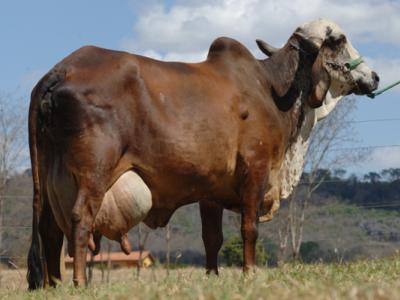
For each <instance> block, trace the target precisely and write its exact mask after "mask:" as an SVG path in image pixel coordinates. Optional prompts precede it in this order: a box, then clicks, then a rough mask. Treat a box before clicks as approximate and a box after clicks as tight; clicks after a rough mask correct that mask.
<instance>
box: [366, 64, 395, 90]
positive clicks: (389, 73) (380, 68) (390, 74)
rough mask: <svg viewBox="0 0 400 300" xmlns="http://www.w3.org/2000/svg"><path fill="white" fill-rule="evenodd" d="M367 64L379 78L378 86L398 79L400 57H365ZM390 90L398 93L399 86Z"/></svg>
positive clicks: (383, 85)
mask: <svg viewBox="0 0 400 300" xmlns="http://www.w3.org/2000/svg"><path fill="white" fill-rule="evenodd" d="M366 61H367V63H368V65H369V66H370V67H371V68H372V69H373V70H375V71H376V72H377V73H378V74H379V76H380V78H381V82H380V88H382V87H385V86H387V85H388V84H391V83H393V82H395V81H398V80H400V58H396V59H393V58H391V59H390V58H385V57H378V58H366ZM391 92H397V93H400V86H398V87H396V88H395V89H393V90H391Z"/></svg>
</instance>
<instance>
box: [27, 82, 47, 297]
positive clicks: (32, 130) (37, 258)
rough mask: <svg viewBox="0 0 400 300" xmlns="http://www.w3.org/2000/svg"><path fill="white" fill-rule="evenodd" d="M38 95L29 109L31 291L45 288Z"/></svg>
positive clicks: (34, 95) (28, 276)
mask: <svg viewBox="0 0 400 300" xmlns="http://www.w3.org/2000/svg"><path fill="white" fill-rule="evenodd" d="M38 98H40V97H38V93H37V91H36V89H34V90H33V92H32V96H31V103H30V107H29V124H28V125H29V150H30V155H31V166H32V178H33V205H32V207H33V217H32V241H31V247H30V249H29V254H28V273H27V275H26V276H27V280H28V284H29V289H30V290H34V289H37V288H41V287H42V286H43V263H42V259H41V256H42V254H41V252H42V251H41V248H42V247H41V241H40V236H39V219H40V213H41V206H42V203H41V202H42V199H41V191H40V178H39V157H38V145H37V134H38V132H37V130H38V128H37V122H38V114H39V109H40V108H39V102H40V99H38Z"/></svg>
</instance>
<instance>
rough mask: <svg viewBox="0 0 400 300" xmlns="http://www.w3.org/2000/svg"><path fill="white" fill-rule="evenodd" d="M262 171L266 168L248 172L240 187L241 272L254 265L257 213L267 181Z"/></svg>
mask: <svg viewBox="0 0 400 300" xmlns="http://www.w3.org/2000/svg"><path fill="white" fill-rule="evenodd" d="M264 170H266V168H261V169H259V170H249V172H248V175H247V176H246V180H245V182H244V184H243V186H242V191H241V201H242V222H241V233H242V240H243V272H248V271H249V270H250V269H251V268H252V267H253V266H254V265H255V257H256V242H257V238H258V222H259V211H260V206H261V203H262V201H263V196H264V190H265V182H266V179H267V176H266V172H263V171H264Z"/></svg>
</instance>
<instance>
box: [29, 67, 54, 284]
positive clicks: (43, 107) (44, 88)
mask: <svg viewBox="0 0 400 300" xmlns="http://www.w3.org/2000/svg"><path fill="white" fill-rule="evenodd" d="M59 81H60V76H59V74H57V73H54V72H50V73H48V74H47V75H46V76H45V77H44V78H43V79H42V80H41V81H40V82H39V83H38V85H37V86H36V87H35V89H34V90H33V91H32V95H31V103H30V107H29V124H28V126H29V150H30V156H31V166H32V178H33V205H32V207H33V217H32V241H31V247H30V249H29V253H28V263H27V265H28V272H27V275H26V277H27V280H28V284H29V290H34V289H38V288H41V287H43V283H44V265H43V262H42V245H41V238H40V233H39V221H40V215H41V211H42V191H41V186H42V183H41V182H40V173H41V172H40V164H39V155H40V153H39V151H38V136H39V132H38V130H41V129H40V128H38V123H39V122H40V119H41V118H43V117H44V116H43V114H46V113H49V111H48V108H49V102H51V92H52V89H53V88H54V86H55V85H56V84H57V83H58V82H59ZM40 123H41V122H40Z"/></svg>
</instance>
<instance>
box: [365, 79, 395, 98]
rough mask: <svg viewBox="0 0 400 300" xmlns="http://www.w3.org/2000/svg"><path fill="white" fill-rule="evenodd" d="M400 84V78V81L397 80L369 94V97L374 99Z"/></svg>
mask: <svg viewBox="0 0 400 300" xmlns="http://www.w3.org/2000/svg"><path fill="white" fill-rule="evenodd" d="M398 84H400V80H399V81H396V82H394V83H392V84H391V85H388V86H387V87H385V88H383V89H380V90H379V91H376V92H373V93H371V94H369V95H367V97H369V98H371V99H374V98H375V97H376V96H379V95H380V94H382V93H383V92H386V91H387V90H389V89H391V88H393V87H395V86H396V85H398Z"/></svg>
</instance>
